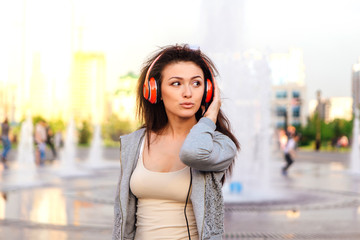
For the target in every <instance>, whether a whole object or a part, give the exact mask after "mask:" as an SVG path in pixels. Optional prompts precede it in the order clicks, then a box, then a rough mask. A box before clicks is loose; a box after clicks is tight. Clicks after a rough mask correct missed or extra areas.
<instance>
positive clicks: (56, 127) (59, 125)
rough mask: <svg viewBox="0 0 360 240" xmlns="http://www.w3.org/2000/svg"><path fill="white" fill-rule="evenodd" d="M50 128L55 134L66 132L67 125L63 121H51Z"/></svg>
mask: <svg viewBox="0 0 360 240" xmlns="http://www.w3.org/2000/svg"><path fill="white" fill-rule="evenodd" d="M49 126H50V128H51V130H52V131H53V132H54V133H56V132H64V131H65V129H66V126H65V123H64V121H63V120H61V119H56V120H51V121H50V122H49Z"/></svg>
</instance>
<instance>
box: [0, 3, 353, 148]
mask: <svg viewBox="0 0 360 240" xmlns="http://www.w3.org/2000/svg"><path fill="white" fill-rule="evenodd" d="M0 5H1V6H0V29H1V38H0V120H1V122H3V120H4V119H5V118H6V117H7V118H8V119H9V123H10V127H11V131H10V140H11V141H12V143H13V146H14V147H15V148H16V145H17V142H18V141H19V134H20V127H21V123H22V122H23V121H24V119H25V118H26V116H28V115H29V116H31V118H32V122H33V124H34V125H35V124H36V123H37V122H39V120H40V119H44V120H45V121H46V122H47V123H48V124H49V127H50V129H51V130H52V132H53V133H54V134H56V133H59V134H61V135H64V134H65V129H66V126H67V125H68V123H69V121H70V119H74V121H75V124H76V129H77V139H78V143H79V144H82V145H85V146H86V145H89V144H90V141H91V137H92V134H93V132H94V126H95V125H96V124H98V125H101V126H102V138H103V141H104V143H105V144H106V145H107V146H117V143H116V140H117V139H118V137H119V135H121V134H124V133H128V132H131V131H133V130H134V129H136V128H137V127H138V126H139V123H138V122H137V120H136V118H135V86H136V81H137V78H138V74H139V72H140V69H141V67H142V63H143V62H144V61H145V60H147V58H148V57H149V56H150V55H151V53H153V52H154V51H156V50H158V49H159V47H161V46H165V45H169V44H176V43H179V44H181V43H188V44H190V45H193V46H198V47H200V49H201V50H203V51H204V52H205V53H207V54H208V55H209V56H210V58H212V59H213V60H214V61H215V64H217V66H218V68H219V70H220V76H219V79H220V80H219V81H220V85H221V87H222V89H223V90H224V94H223V98H224V99H225V102H228V104H227V105H226V103H225V109H227V111H228V112H229V115H230V117H231V118H232V119H235V118H244V117H245V116H244V114H242V113H244V112H241V111H237V112H232V113H231V111H232V109H233V108H236V106H244V101H242V103H240V104H239V101H238V100H239V99H240V100H241V99H243V98H242V96H241V95H242V93H243V91H245V92H246V94H245V93H244V94H243V95H244V96H245V95H246V96H247V97H245V99H247V102H249V101H248V100H249V99H250V100H251V99H254V98H251V97H250V96H248V94H249V91H250V94H253V96H254V97H255V100H258V99H259V98H258V95H257V94H258V92H257V91H260V92H261V89H260V87H259V86H263V85H264V84H265V86H266V89H265V93H266V94H268V95H266V96H267V97H265V98H262V99H261V101H263V102H264V101H266V102H268V104H267V105H265V108H260V111H261V112H262V113H263V112H264V111H269V116H270V118H269V119H268V121H267V122H265V123H262V124H260V125H261V126H262V125H263V124H266V127H269V128H270V130H271V134H270V135H271V136H272V135H274V134H275V135H276V134H278V133H279V131H280V130H281V129H283V130H286V129H287V127H288V126H294V127H295V128H296V130H297V131H298V132H299V133H301V136H302V137H301V139H300V143H299V145H300V146H301V147H302V148H304V149H314V148H317V149H318V150H319V149H320V148H321V149H324V150H339V149H346V148H348V146H349V145H350V143H351V139H352V137H353V136H352V129H353V115H354V114H353V111H354V107H355V106H358V103H359V91H360V89H359V87H360V85H359V81H360V75H359V72H360V59H359V57H360V45H359V42H360V31H358V30H357V23H358V22H360V15H359V14H358V13H359V9H360V2H359V1H356V0H344V1H340V0H330V1H329V0H328V1H323V0H319V1H310V0H301V1H300V0H290V1H288V0H273V1H262V0H251V1H250V0H237V1H236V0H228V1H216V0H210V1H203V0H183V1H166V0H154V1H141V0H134V1H115V0H101V1H99V0H91V1H85V0H61V1H60V0H52V1H46V0H14V1H4V2H2V3H1V4H0ZM249 59H250V60H249ZM258 60H262V61H263V62H262V64H263V66H262V67H261V69H265V70H266V74H267V75H266V77H265V78H263V79H262V80H261V81H260V82H256V83H257V85H256V86H253V85H251V84H252V83H251V81H255V80H254V79H253V80H251V79H252V78H251V77H247V76H248V75H247V74H244V70H241V69H244V65H246V66H247V70H246V71H248V72H249V71H250V72H251V68H252V67H251V66H249V62H256V61H258ZM250 65H251V64H250ZM238 69H240V70H238ZM249 69H250V70H249ZM261 69H260V70H259V69H258V70H256V69H255V70H254V71H255V72H256V71H257V72H261ZM248 74H250V75H251V73H248ZM239 83H241V84H239ZM233 86H236V89H238V90H237V91H236V93H235V94H238V95H240V96H239V97H236V98H235V97H234V92H229V91H227V90H228V89H230V88H232V87H233ZM259 89H260V90H259ZM245 102H246V101H245ZM232 103H234V104H235V105H231V104H232ZM248 105H249V104H248ZM250 105H251V104H250ZM255 105H256V104H255ZM255 105H251V106H252V107H251V108H254V106H255ZM264 109H265V110H264ZM255 113H256V112H255ZM261 117H262V118H263V117H264V116H261ZM246 124H251V123H246ZM235 125H238V123H236V121H235ZM234 127H235V128H236V126H234ZM237 134H238V135H241V133H240V132H239V131H238V132H237ZM62 137H63V138H64V136H62ZM340 139H342V140H341V141H339V140H340ZM276 141H277V140H274V141H273V142H276ZM316 142H318V144H315V143H316Z"/></svg>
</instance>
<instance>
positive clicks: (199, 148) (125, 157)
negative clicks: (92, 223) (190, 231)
mask: <svg viewBox="0 0 360 240" xmlns="http://www.w3.org/2000/svg"><path fill="white" fill-rule="evenodd" d="M215 128H216V126H215V124H214V123H213V122H212V121H211V120H210V119H209V118H205V117H204V118H201V119H200V121H199V122H198V123H197V124H196V125H194V126H193V128H192V129H191V130H190V133H189V134H188V136H187V137H186V139H185V141H184V143H183V145H182V147H181V150H180V160H181V161H182V162H183V163H184V164H186V165H188V166H190V167H191V171H192V191H191V196H190V199H191V202H192V205H193V210H194V214H195V220H196V224H197V229H198V234H199V239H201V240H202V239H221V237H222V235H223V233H224V201H223V196H222V191H221V188H222V184H221V178H222V177H223V175H224V171H225V170H226V169H227V168H228V167H229V166H230V164H231V162H232V161H233V159H234V157H235V155H236V151H237V149H236V146H235V144H234V142H233V141H231V139H230V138H229V137H227V136H226V135H224V134H222V133H220V132H218V131H215ZM144 134H145V129H140V130H137V131H135V132H133V133H131V134H129V135H125V136H121V137H120V164H121V169H120V171H121V172H120V177H119V182H118V186H117V192H116V197H115V206H114V228H113V236H112V239H113V240H123V239H134V237H135V231H136V226H135V222H136V202H137V199H136V197H135V196H134V194H133V193H132V192H131V191H130V187H129V186H130V184H129V183H130V177H131V174H132V172H133V171H134V169H135V166H136V164H137V160H138V158H139V152H140V143H141V140H142V138H143V137H144Z"/></svg>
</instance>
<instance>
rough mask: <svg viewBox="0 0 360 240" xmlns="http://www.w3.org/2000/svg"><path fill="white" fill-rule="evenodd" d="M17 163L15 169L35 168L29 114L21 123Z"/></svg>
mask: <svg viewBox="0 0 360 240" xmlns="http://www.w3.org/2000/svg"><path fill="white" fill-rule="evenodd" d="M17 163H18V166H17V169H28V170H34V169H35V168H36V166H35V152H34V137H33V124H32V120H31V116H30V115H28V116H27V117H26V120H25V121H24V122H23V123H22V124H21V130H20V142H19V147H18V158H17Z"/></svg>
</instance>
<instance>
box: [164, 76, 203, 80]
mask: <svg viewBox="0 0 360 240" xmlns="http://www.w3.org/2000/svg"><path fill="white" fill-rule="evenodd" d="M196 78H201V79H203V78H202V77H201V76H200V75H196V76H193V77H192V78H191V79H196ZM171 79H176V80H183V79H184V78H183V77H178V76H173V77H170V78H169V79H168V80H171Z"/></svg>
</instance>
